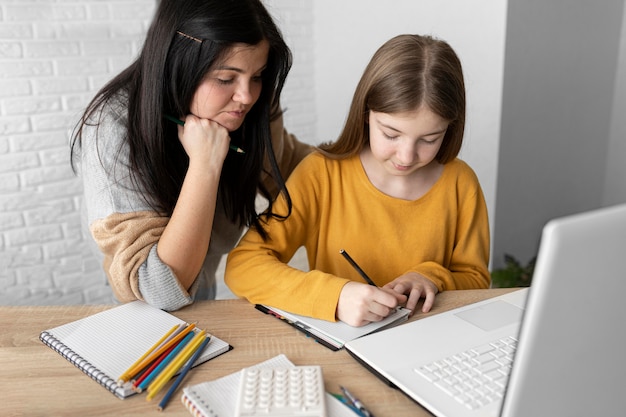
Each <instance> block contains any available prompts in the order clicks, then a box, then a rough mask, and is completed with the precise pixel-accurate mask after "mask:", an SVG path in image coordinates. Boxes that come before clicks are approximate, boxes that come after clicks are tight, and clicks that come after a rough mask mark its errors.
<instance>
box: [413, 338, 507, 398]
mask: <svg viewBox="0 0 626 417" xmlns="http://www.w3.org/2000/svg"><path fill="white" fill-rule="evenodd" d="M516 347H517V339H515V338H514V337H505V338H502V339H499V340H495V341H493V342H491V343H486V344H484V345H481V346H478V347H475V348H473V349H469V350H467V351H465V352H462V353H457V354H454V355H452V356H449V357H447V358H444V359H440V360H437V361H433V362H431V363H429V364H426V365H423V366H420V367H419V368H416V369H415V372H417V373H419V374H420V375H422V376H424V377H425V378H426V379H428V380H429V381H431V382H432V383H434V384H435V385H436V386H437V387H439V388H440V389H442V390H443V391H444V392H446V393H447V394H449V395H450V396H452V397H453V398H454V399H455V400H456V401H458V402H459V403H461V404H463V405H465V406H466V407H467V408H468V409H470V410H475V409H477V408H480V407H483V406H485V405H487V404H490V403H492V402H494V401H497V400H501V399H502V396H503V395H504V389H505V387H506V383H507V381H508V376H509V373H510V371H511V364H512V362H513V355H514V354H515V348H516Z"/></svg>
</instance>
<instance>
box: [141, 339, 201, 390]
mask: <svg viewBox="0 0 626 417" xmlns="http://www.w3.org/2000/svg"><path fill="white" fill-rule="evenodd" d="M195 334H196V333H195V332H193V331H191V332H189V333H188V334H187V335H186V336H185V337H184V338H183V340H181V341H180V342H179V343H178V345H176V347H175V348H174V350H172V351H171V352H170V353H169V355H167V356H166V357H165V359H163V361H161V363H160V364H159V366H157V367H156V368H154V370H153V371H152V372H151V373H150V375H148V377H147V378H146V379H144V380H143V381H141V384H139V386H138V387H137V390H138V391H139V392H142V391H143V390H144V389H146V387H147V386H148V384H150V382H151V381H152V380H153V379H154V378H156V377H157V375H159V374H160V373H161V371H162V370H163V368H165V367H166V366H167V364H168V363H170V362H171V361H172V359H174V358H175V357H176V355H178V352H180V351H181V350H182V348H184V347H185V345H186V344H187V343H189V341H190V340H191V339H192V338H193V337H194V336H195Z"/></svg>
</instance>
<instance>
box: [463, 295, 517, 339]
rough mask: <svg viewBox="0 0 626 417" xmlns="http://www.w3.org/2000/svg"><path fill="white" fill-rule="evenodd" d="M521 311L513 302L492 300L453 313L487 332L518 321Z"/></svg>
mask: <svg viewBox="0 0 626 417" xmlns="http://www.w3.org/2000/svg"><path fill="white" fill-rule="evenodd" d="M522 313H523V310H522V309H521V308H519V307H516V306H514V305H513V304H510V303H507V302H506V301H494V302H492V303H488V304H484V305H482V306H479V307H474V308H472V309H469V310H465V311H462V312H460V313H455V316H457V317H459V318H461V319H463V320H465V321H467V322H469V323H471V324H473V325H474V326H477V327H480V328H481V329H483V330H485V331H488V332H489V331H492V330H496V329H498V328H500V327H502V326H506V325H508V324H512V323H516V322H518V321H520V320H521V318H522Z"/></svg>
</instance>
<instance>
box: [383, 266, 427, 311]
mask: <svg viewBox="0 0 626 417" xmlns="http://www.w3.org/2000/svg"><path fill="white" fill-rule="evenodd" d="M383 288H384V289H387V290H391V291H394V292H396V293H398V294H404V295H406V296H408V301H407V302H406V308H408V309H409V310H411V315H412V314H413V313H415V306H417V302H418V301H419V299H420V298H424V305H423V306H422V312H423V313H427V312H429V311H430V309H431V308H432V306H433V303H434V302H435V295H436V294H437V293H438V292H439V289H438V288H437V286H436V285H435V284H434V283H433V282H432V281H431V280H429V279H428V278H426V277H424V276H423V275H420V274H418V273H417V272H407V273H406V274H404V275H401V276H399V277H398V278H396V279H394V280H393V281H391V282H390V283H388V284H385V285H384V286H383Z"/></svg>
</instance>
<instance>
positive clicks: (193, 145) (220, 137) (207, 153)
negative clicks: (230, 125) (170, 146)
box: [178, 114, 230, 171]
mask: <svg viewBox="0 0 626 417" xmlns="http://www.w3.org/2000/svg"><path fill="white" fill-rule="evenodd" d="M178 139H179V140H180V143H181V144H182V145H183V148H184V149H185V152H186V153H187V156H189V165H190V166H191V165H192V164H193V165H196V164H198V165H199V166H203V167H204V168H205V169H206V168H208V167H217V168H218V169H219V170H220V171H221V167H222V165H223V164H224V160H225V159H226V155H227V154H228V146H229V144H230V135H229V133H228V130H227V129H226V128H225V127H223V126H221V125H220V124H219V123H217V122H214V121H212V120H209V119H200V118H198V117H196V116H194V115H192V114H190V115H188V116H187V117H186V118H185V125H184V126H178Z"/></svg>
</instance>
